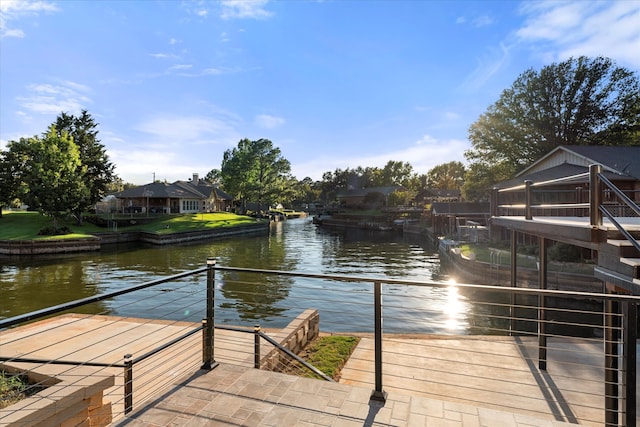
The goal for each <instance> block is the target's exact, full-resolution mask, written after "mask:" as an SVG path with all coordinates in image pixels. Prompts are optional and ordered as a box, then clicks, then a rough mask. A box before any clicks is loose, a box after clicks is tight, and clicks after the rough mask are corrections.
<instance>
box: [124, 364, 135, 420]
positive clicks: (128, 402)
mask: <svg viewBox="0 0 640 427" xmlns="http://www.w3.org/2000/svg"><path fill="white" fill-rule="evenodd" d="M132 410H133V355H131V354H125V355H124V413H125V414H128V413H129V412H131V411H132Z"/></svg>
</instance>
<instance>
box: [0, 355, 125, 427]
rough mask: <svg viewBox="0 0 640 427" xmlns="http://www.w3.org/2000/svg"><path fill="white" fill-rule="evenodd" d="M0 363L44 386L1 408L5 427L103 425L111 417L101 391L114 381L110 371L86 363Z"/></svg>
mask: <svg viewBox="0 0 640 427" xmlns="http://www.w3.org/2000/svg"><path fill="white" fill-rule="evenodd" d="M0 367H1V368H2V369H5V370H9V371H13V372H16V371H17V372H22V371H26V372H28V376H29V379H30V380H33V381H35V382H38V383H40V384H45V385H48V387H47V388H46V389H44V390H42V391H41V392H39V393H37V394H36V395H34V396H31V397H28V398H26V399H23V400H21V401H19V402H17V403H14V404H13V405H10V406H8V407H6V408H4V409H3V410H2V415H1V416H0V425H2V426H7V427H24V426H31V427H45V426H59V427H67V426H69V427H70V426H91V427H104V426H108V425H109V424H111V422H112V420H113V416H112V409H111V402H105V401H104V399H103V393H104V391H105V390H106V389H108V388H109V387H112V386H113V385H114V383H115V380H114V377H113V375H107V374H104V372H101V373H98V372H97V371H96V370H95V369H91V368H88V367H86V366H79V367H74V368H69V366H63V365H57V366H56V365H44V366H43V365H38V366H33V365H31V364H23V363H20V364H16V365H15V366H14V365H6V364H5V365H2V364H0Z"/></svg>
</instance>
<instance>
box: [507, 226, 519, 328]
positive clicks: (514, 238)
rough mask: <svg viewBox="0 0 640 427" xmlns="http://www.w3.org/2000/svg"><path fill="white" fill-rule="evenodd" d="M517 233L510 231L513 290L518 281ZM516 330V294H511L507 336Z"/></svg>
mask: <svg viewBox="0 0 640 427" xmlns="http://www.w3.org/2000/svg"><path fill="white" fill-rule="evenodd" d="M517 236H518V234H517V232H516V231H515V230H511V253H510V255H511V276H510V277H511V287H512V288H515V287H516V284H517V279H518V272H517V266H518V243H517ZM515 329H516V294H515V293H514V292H511V296H510V304H509V335H513V332H514V331H515Z"/></svg>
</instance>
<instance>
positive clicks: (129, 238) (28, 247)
mask: <svg viewBox="0 0 640 427" xmlns="http://www.w3.org/2000/svg"><path fill="white" fill-rule="evenodd" d="M268 232H269V223H267V222H265V223H264V224H263V223H260V224H250V225H240V226H235V227H229V228H219V229H212V230H202V231H183V232H176V233H170V234H157V233H150V232H144V231H128V232H127V231H125V232H111V233H99V234H96V235H95V237H87V238H84V239H61V240H3V241H0V255H41V254H57V253H71V252H92V251H99V250H100V249H101V247H102V246H103V245H109V244H117V243H126V242H144V243H151V244H154V245H168V244H176V243H185V242H193V241H198V240H208V239H215V238H220V237H228V236H238V235H245V234H258V233H268Z"/></svg>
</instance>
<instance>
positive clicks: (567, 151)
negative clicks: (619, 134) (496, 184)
mask: <svg viewBox="0 0 640 427" xmlns="http://www.w3.org/2000/svg"><path fill="white" fill-rule="evenodd" d="M554 159H555V160H554ZM554 162H555V163H554ZM558 163H570V164H574V165H579V166H584V167H588V166H589V165H590V164H600V165H602V166H603V167H604V169H605V170H609V171H610V172H614V173H616V174H618V175H624V176H629V177H633V178H636V179H640V146H626V145H625V146H610V145H561V146H559V147H556V148H555V149H553V150H551V152H549V153H548V154H547V155H545V156H544V157H542V158H540V159H539V160H537V161H536V162H534V163H533V164H532V165H530V166H529V167H527V168H526V169H524V170H522V171H520V172H519V173H518V174H517V175H516V176H518V177H522V176H524V175H528V174H530V173H532V172H537V171H538V170H540V169H541V168H542V169H544V168H545V164H556V165H557V164H558Z"/></svg>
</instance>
